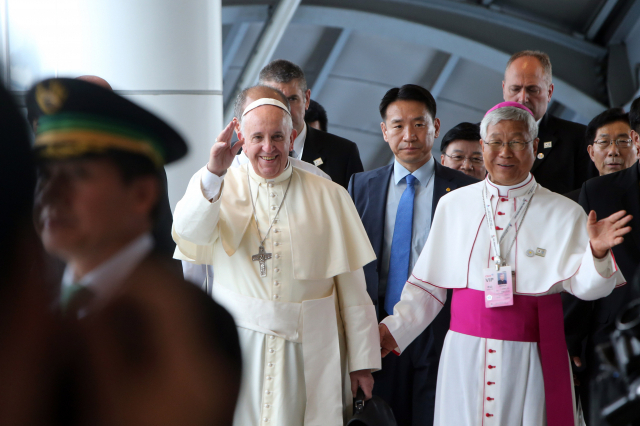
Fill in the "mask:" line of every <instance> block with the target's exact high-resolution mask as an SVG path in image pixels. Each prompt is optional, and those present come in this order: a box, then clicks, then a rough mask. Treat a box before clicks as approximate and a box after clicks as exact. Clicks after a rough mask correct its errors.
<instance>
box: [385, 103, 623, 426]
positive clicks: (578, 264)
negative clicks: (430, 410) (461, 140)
mask: <svg viewBox="0 0 640 426" xmlns="http://www.w3.org/2000/svg"><path fill="white" fill-rule="evenodd" d="M480 134H481V136H482V140H481V144H482V149H483V156H484V162H485V165H486V168H487V171H488V175H487V178H486V179H485V180H484V181H482V182H479V183H477V184H474V185H469V186H466V187H464V188H460V189H458V190H456V191H455V192H452V193H451V194H449V195H447V196H446V197H444V198H443V199H442V200H440V203H439V204H438V208H437V209H436V212H435V216H434V219H433V224H432V226H431V233H430V234H429V238H428V240H427V243H426V244H425V247H424V249H423V251H422V253H421V255H420V258H419V259H418V262H417V263H416V265H415V267H414V269H413V272H412V274H411V276H410V277H409V280H408V281H407V283H406V284H405V286H404V289H403V292H402V298H401V300H400V302H398V303H397V304H396V305H395V307H394V310H393V315H391V316H389V317H387V318H385V319H384V320H383V321H382V324H380V337H381V344H382V348H383V349H382V354H383V356H385V355H386V354H388V353H389V352H391V351H395V352H398V351H402V350H404V349H405V348H406V347H407V346H408V345H409V343H411V341H412V340H413V339H414V338H415V337H416V336H418V335H419V334H420V332H421V331H422V330H424V328H425V327H426V326H427V325H428V324H429V323H430V322H431V321H432V320H433V318H434V317H435V316H436V315H437V314H438V312H439V311H440V309H441V307H442V305H443V303H444V302H445V298H446V296H447V289H448V288H451V289H453V296H452V301H451V324H450V330H449V332H448V334H447V337H446V339H445V342H444V347H443V351H442V355H441V360H440V366H439V370H438V383H437V391H436V407H435V420H434V425H439V426H452V425H465V426H480V425H505V426H511V425H522V426H542V425H549V426H567V425H574V424H577V421H578V420H577V418H578V416H577V415H576V413H575V412H574V408H573V407H574V404H573V394H572V392H573V384H572V382H571V372H570V366H569V356H568V354H567V349H566V345H565V341H564V325H563V317H562V304H561V302H560V294H559V293H560V292H562V291H567V292H570V293H572V294H574V295H575V296H577V297H579V298H581V299H585V300H594V299H598V298H601V297H605V296H607V295H608V294H609V293H611V291H612V290H613V289H614V288H615V287H616V286H619V285H622V284H624V283H625V282H624V278H623V276H622V274H621V273H620V272H619V271H618V268H617V265H616V263H615V260H614V259H613V256H612V254H611V250H610V248H611V247H613V246H615V245H617V244H619V243H621V242H622V235H624V234H626V233H628V232H629V231H630V228H629V227H628V226H626V224H627V223H628V222H629V220H630V219H631V217H630V216H625V212H624V211H621V212H618V213H615V214H613V215H611V216H610V217H608V218H605V219H602V220H600V221H597V220H596V216H595V212H591V213H590V214H589V216H588V217H587V216H586V215H585V214H584V212H583V211H582V209H581V208H580V206H579V205H578V204H576V203H574V202H573V201H571V200H569V199H568V198H565V197H563V196H561V195H558V194H556V193H553V192H551V191H549V190H547V189H545V188H543V187H541V186H540V185H538V184H537V183H536V181H535V179H534V178H533V176H532V175H531V173H529V171H530V170H531V166H532V165H533V162H534V159H535V158H534V155H535V152H536V151H537V146H538V139H536V135H537V126H536V122H535V119H534V118H533V115H532V114H531V112H530V111H529V110H528V109H527V108H526V107H524V106H522V105H520V104H517V103H513V102H504V103H501V104H498V105H496V107H494V108H492V109H491V110H489V112H488V113H487V114H486V115H485V117H484V119H483V120H482V123H481V128H480ZM502 282H506V284H502Z"/></svg>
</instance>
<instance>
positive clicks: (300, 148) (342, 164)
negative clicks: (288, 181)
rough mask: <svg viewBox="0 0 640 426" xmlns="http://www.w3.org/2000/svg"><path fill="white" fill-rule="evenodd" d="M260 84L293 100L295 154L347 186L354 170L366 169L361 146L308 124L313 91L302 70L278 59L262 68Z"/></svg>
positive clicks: (356, 171) (338, 182) (355, 171)
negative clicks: (309, 87)
mask: <svg viewBox="0 0 640 426" xmlns="http://www.w3.org/2000/svg"><path fill="white" fill-rule="evenodd" d="M260 84H263V85H265V86H271V87H275V88H276V89H279V90H280V91H281V92H282V93H284V94H285V96H286V97H287V98H288V99H289V104H290V106H291V118H292V120H293V128H294V129H295V130H296V132H297V134H298V136H297V137H296V139H295V141H294V143H293V152H292V153H291V155H292V156H293V157H294V158H297V159H299V160H302V161H306V162H307V163H311V164H313V165H315V166H317V167H318V168H320V169H321V170H322V171H324V172H325V173H326V174H328V175H329V176H331V180H333V181H334V182H335V183H337V184H339V185H342V186H343V187H345V188H346V187H347V185H348V183H349V178H351V175H352V174H354V173H358V172H361V171H363V170H364V168H363V167H362V161H360V152H359V151H358V146H357V145H356V144H355V143H353V142H351V141H350V140H347V139H344V138H341V137H339V136H336V135H332V134H331V133H326V132H323V131H321V130H317V129H314V128H313V127H311V126H307V124H306V123H305V121H304V113H305V111H306V110H307V108H309V102H310V100H311V90H310V89H308V88H307V81H306V79H305V77H304V72H303V71H302V69H301V68H300V67H299V66H297V65H296V64H294V63H291V62H289V61H285V60H283V59H278V60H275V61H272V62H270V63H269V64H267V65H266V66H265V67H264V68H263V69H262V71H260Z"/></svg>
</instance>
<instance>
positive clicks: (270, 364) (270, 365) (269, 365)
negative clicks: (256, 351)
mask: <svg viewBox="0 0 640 426" xmlns="http://www.w3.org/2000/svg"><path fill="white" fill-rule="evenodd" d="M267 366H268V367H273V363H271V362H270V363H269V364H267ZM268 405H269V404H267V408H269V406H268Z"/></svg>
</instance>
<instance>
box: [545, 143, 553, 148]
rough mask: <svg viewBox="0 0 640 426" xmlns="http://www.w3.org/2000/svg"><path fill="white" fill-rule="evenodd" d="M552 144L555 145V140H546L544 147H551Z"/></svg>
mask: <svg viewBox="0 0 640 426" xmlns="http://www.w3.org/2000/svg"><path fill="white" fill-rule="evenodd" d="M552 145H553V142H551V141H549V142H545V143H544V149H547V148H551V146H552Z"/></svg>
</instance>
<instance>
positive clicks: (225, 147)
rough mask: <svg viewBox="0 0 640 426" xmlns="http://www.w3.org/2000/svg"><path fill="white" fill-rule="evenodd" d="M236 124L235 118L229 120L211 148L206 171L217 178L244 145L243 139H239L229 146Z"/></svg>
mask: <svg viewBox="0 0 640 426" xmlns="http://www.w3.org/2000/svg"><path fill="white" fill-rule="evenodd" d="M236 124H237V120H236V119H235V118H234V119H233V120H231V122H230V123H229V124H227V127H225V128H224V130H223V131H222V132H220V134H219V135H218V137H217V138H216V141H215V143H214V144H213V146H212V147H211V152H210V154H209V162H208V163H207V169H209V171H210V172H211V173H214V174H216V175H218V176H222V175H223V174H224V172H226V171H227V169H228V168H229V167H230V166H231V163H233V159H234V158H235V157H236V155H237V154H238V151H240V148H242V146H243V145H244V139H241V140H239V141H238V142H236V143H235V144H234V145H233V146H231V137H232V136H233V129H234V128H235V126H236Z"/></svg>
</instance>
